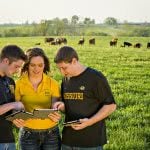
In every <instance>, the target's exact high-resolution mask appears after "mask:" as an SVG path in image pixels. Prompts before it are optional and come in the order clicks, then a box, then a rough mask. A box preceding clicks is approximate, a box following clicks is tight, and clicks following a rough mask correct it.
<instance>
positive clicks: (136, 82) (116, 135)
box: [0, 37, 150, 150]
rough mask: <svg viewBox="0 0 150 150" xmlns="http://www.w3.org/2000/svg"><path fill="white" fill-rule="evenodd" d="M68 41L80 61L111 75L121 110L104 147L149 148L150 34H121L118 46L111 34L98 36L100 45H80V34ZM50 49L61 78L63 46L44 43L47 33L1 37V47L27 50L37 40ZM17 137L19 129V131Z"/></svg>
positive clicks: (113, 119) (110, 123)
mask: <svg viewBox="0 0 150 150" xmlns="http://www.w3.org/2000/svg"><path fill="white" fill-rule="evenodd" d="M66 38H67V39H68V45H69V46H72V47H74V48H75V49H76V50H77V51H78V53H79V57H80V62H81V63H83V64H85V65H87V66H90V67H93V68H95V69H97V70H100V71H102V72H103V73H104V75H105V76H106V77H107V79H108V81H109V83H110V85H111V88H112V91H113V93H114V96H115V99H116V102H117V106H118V107H117V110H116V111H115V112H114V113H113V114H112V115H111V116H110V117H109V118H108V119H107V121H106V122H107V134H108V144H107V145H105V146H104V150H148V149H150V127H149V125H150V108H149V104H150V49H147V48H146V44H147V42H150V38H140V37H134V38H132V37H120V38H119V40H118V45H117V47H110V46H109V41H110V40H111V37H96V45H95V46H89V44H88V42H87V41H88V39H89V38H90V37H85V45H83V46H79V45H77V43H78V40H79V39H80V37H66ZM123 41H129V42H132V43H133V44H134V43H136V42H140V43H142V48H140V49H138V48H133V47H130V48H123V47H120V45H121V44H122V43H123ZM39 42H40V43H41V45H39V46H38V47H41V48H43V49H44V50H45V52H46V53H47V55H48V57H49V59H50V62H51V75H52V76H53V77H54V78H55V79H56V80H57V81H59V82H61V75H60V73H59V71H58V69H57V68H56V65H55V64H54V63H53V58H54V55H55V53H56V51H57V49H58V48H59V47H60V46H51V45H49V44H45V43H44V37H28V38H0V48H2V47H3V46H4V45H6V44H17V45H19V46H21V47H22V48H23V49H24V50H26V49H28V48H30V47H34V46H35V43H39ZM16 137H17V133H16Z"/></svg>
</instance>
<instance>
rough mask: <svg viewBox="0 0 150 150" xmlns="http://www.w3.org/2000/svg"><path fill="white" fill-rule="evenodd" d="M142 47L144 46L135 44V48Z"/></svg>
mask: <svg viewBox="0 0 150 150" xmlns="http://www.w3.org/2000/svg"><path fill="white" fill-rule="evenodd" d="M141 46H142V44H141V43H136V44H134V48H140V47H141Z"/></svg>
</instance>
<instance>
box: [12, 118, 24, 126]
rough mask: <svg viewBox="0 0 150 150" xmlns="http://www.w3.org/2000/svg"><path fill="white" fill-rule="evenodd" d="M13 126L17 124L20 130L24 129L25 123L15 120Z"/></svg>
mask: <svg viewBox="0 0 150 150" xmlns="http://www.w3.org/2000/svg"><path fill="white" fill-rule="evenodd" d="M13 124H15V125H16V126H17V127H18V128H22V127H24V125H25V121H24V120H23V119H15V120H13Z"/></svg>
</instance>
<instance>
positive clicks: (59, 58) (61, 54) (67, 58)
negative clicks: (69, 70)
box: [54, 46, 79, 63]
mask: <svg viewBox="0 0 150 150" xmlns="http://www.w3.org/2000/svg"><path fill="white" fill-rule="evenodd" d="M73 58H76V59H77V60H79V57H78V54H77V52H76V51H75V50H74V49H73V48H72V47H69V46H63V47H61V48H60V49H59V50H58V52H57V54H56V56H55V58H54V62H55V63H60V62H63V61H64V62H66V63H70V62H71V61H72V59H73Z"/></svg>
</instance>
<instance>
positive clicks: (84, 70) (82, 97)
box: [54, 46, 116, 150]
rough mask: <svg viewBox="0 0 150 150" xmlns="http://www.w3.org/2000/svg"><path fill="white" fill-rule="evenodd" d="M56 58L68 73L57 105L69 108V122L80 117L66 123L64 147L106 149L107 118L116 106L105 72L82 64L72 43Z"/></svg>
mask: <svg viewBox="0 0 150 150" xmlns="http://www.w3.org/2000/svg"><path fill="white" fill-rule="evenodd" d="M54 61H55V63H56V64H57V66H58V68H59V69H60V72H61V74H62V75H63V76H64V79H63V81H62V86H61V87H62V88H61V92H62V101H63V102H58V103H56V104H55V106H54V107H56V108H58V109H60V110H64V111H65V121H66V122H68V121H73V120H79V121H80V123H77V124H73V125H71V126H70V127H69V126H65V127H64V129H63V132H62V150H66V149H67V150H72V149H73V148H77V149H82V148H84V149H88V150H102V149H103V145H104V144H106V142H107V140H106V127H105V118H106V117H108V116H109V115H110V114H111V113H112V112H113V111H115V109H116V104H115V100H114V97H113V95H112V92H111V89H110V86H109V84H108V82H107V80H106V78H105V77H104V76H103V74H102V73H101V72H99V71H96V70H94V69H92V68H90V67H85V66H84V65H82V64H81V63H80V62H79V60H78V55H77V53H76V51H75V50H74V49H73V48H72V47H68V46H64V47H61V48H60V49H59V51H58V52H57V54H56V57H55V59H54Z"/></svg>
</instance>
